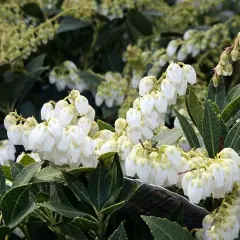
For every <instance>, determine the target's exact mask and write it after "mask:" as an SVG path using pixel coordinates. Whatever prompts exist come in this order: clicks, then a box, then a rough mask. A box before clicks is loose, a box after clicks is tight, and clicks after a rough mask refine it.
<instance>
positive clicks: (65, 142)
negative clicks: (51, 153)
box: [56, 129, 71, 151]
mask: <svg viewBox="0 0 240 240" xmlns="http://www.w3.org/2000/svg"><path fill="white" fill-rule="evenodd" d="M70 141H71V137H70V135H69V132H68V130H67V129H64V130H63V133H62V136H61V138H60V139H59V140H58V141H57V143H56V146H57V148H58V149H59V150H60V151H66V150H67V149H68V148H69V145H70Z"/></svg>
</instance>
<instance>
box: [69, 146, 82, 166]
mask: <svg viewBox="0 0 240 240" xmlns="http://www.w3.org/2000/svg"><path fill="white" fill-rule="evenodd" d="M80 156H81V150H80V148H79V146H76V145H75V144H70V159H69V165H70V166H71V167H72V168H77V167H79V165H80V163H81V162H80Z"/></svg>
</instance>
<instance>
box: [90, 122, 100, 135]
mask: <svg viewBox="0 0 240 240" xmlns="http://www.w3.org/2000/svg"><path fill="white" fill-rule="evenodd" d="M98 131H99V126H98V124H97V123H96V122H92V125H91V129H90V132H89V136H91V137H93V136H95V135H96V133H97V132H98Z"/></svg>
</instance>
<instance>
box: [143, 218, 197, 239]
mask: <svg viewBox="0 0 240 240" xmlns="http://www.w3.org/2000/svg"><path fill="white" fill-rule="evenodd" d="M142 218H143V220H144V221H145V222H146V224H147V225H148V227H149V228H150V230H151V233H152V235H153V237H154V238H155V240H161V239H164V240H176V239H178V240H193V239H194V238H193V237H192V235H191V234H190V233H189V232H188V231H187V230H185V229H183V228H182V227H181V226H180V225H178V224H176V223H174V222H171V221H169V220H168V219H163V218H157V217H147V216H142Z"/></svg>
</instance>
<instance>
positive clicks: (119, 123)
mask: <svg viewBox="0 0 240 240" xmlns="http://www.w3.org/2000/svg"><path fill="white" fill-rule="evenodd" d="M114 125H115V131H116V132H117V133H121V132H122V131H123V130H125V128H126V127H127V121H126V120H125V119H124V118H118V119H117V120H116V121H115V124H114Z"/></svg>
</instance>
